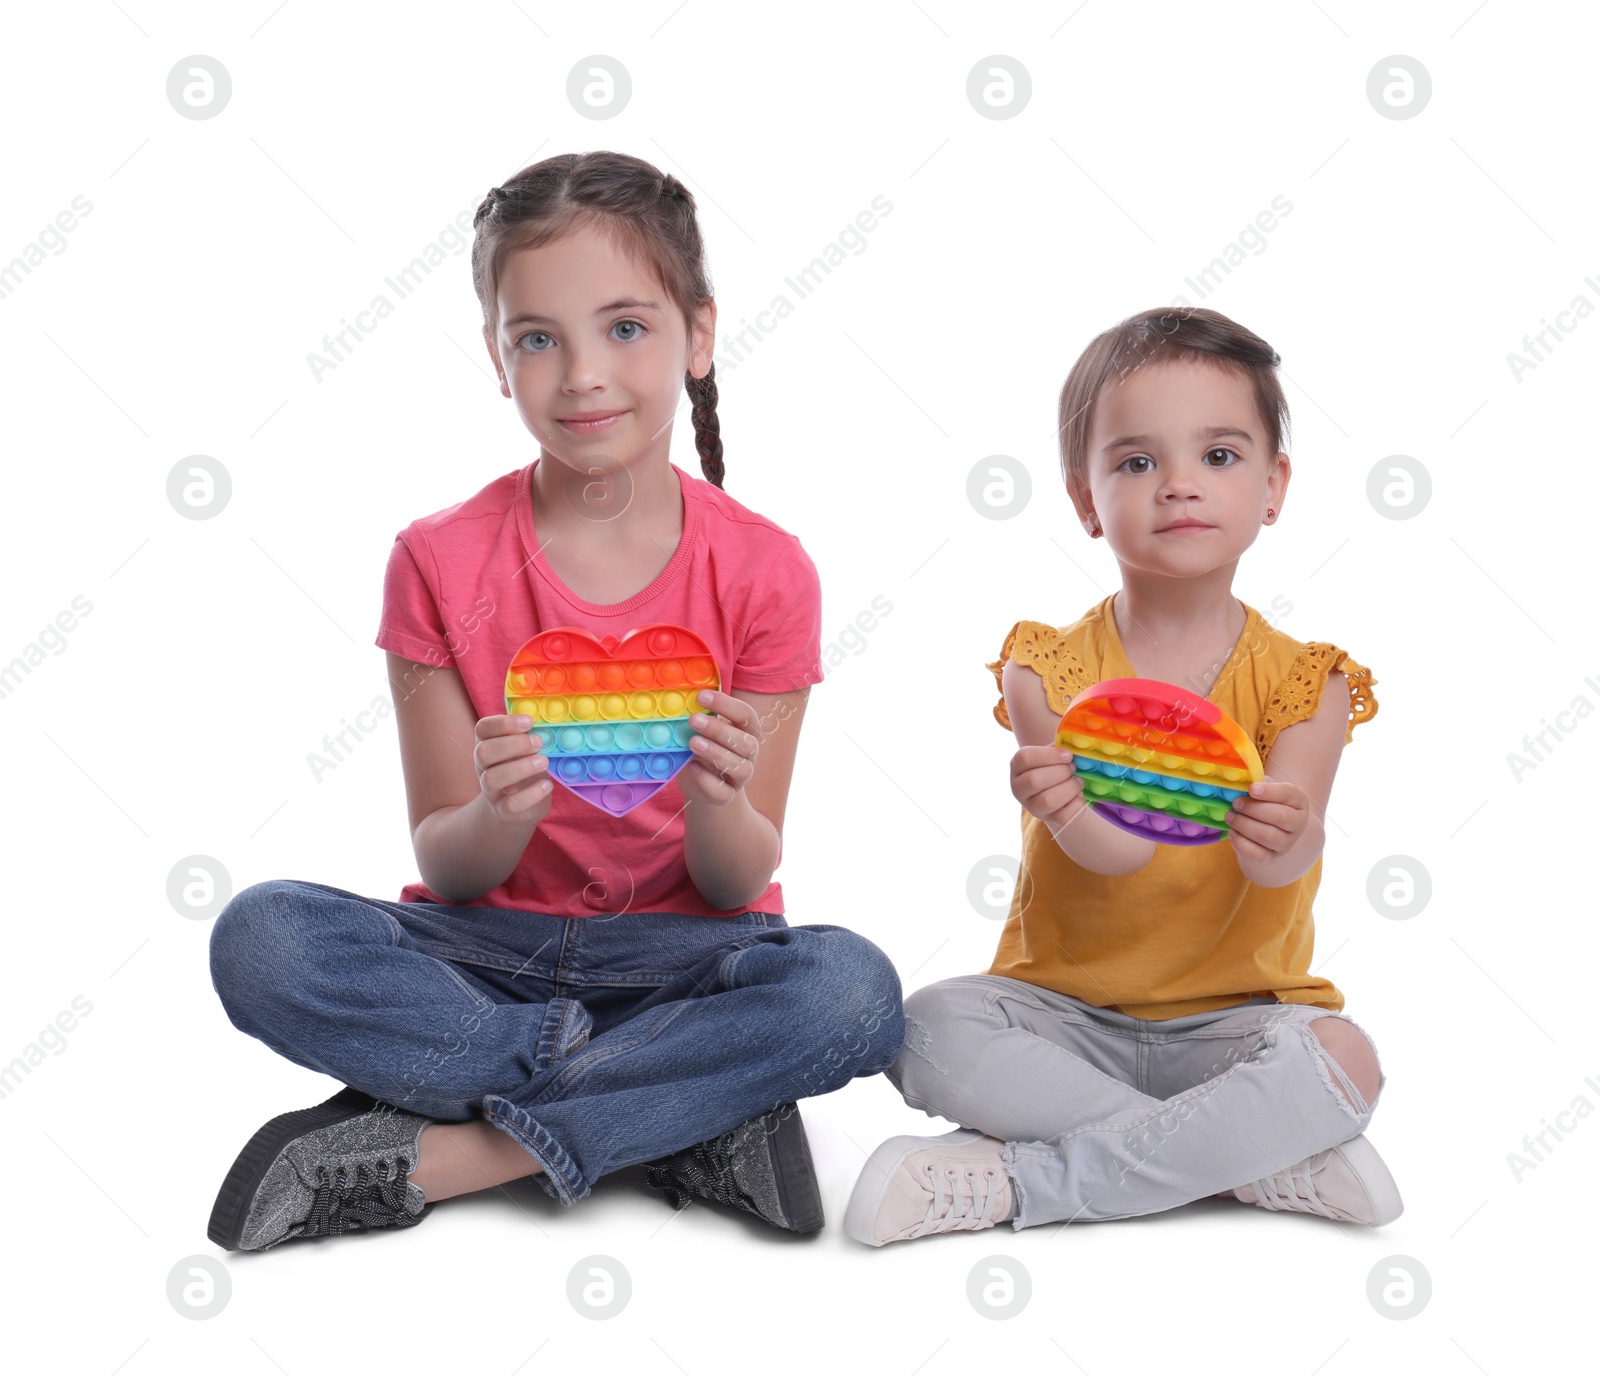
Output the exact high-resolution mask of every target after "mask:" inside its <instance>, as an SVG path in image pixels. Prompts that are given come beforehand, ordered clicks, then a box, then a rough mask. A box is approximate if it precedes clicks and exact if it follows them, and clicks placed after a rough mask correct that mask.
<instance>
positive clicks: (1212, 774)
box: [1056, 678, 1265, 846]
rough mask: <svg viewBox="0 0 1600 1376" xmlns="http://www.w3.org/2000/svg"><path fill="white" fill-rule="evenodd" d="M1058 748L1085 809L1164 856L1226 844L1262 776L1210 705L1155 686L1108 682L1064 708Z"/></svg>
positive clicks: (1249, 747)
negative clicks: (1236, 812) (1165, 850)
mask: <svg viewBox="0 0 1600 1376" xmlns="http://www.w3.org/2000/svg"><path fill="white" fill-rule="evenodd" d="M1056 744H1057V745H1058V746H1059V747H1061V748H1062V749H1063V750H1071V751H1072V763H1073V766H1074V767H1075V768H1076V769H1077V771H1078V777H1079V778H1081V779H1082V780H1083V796H1084V797H1085V799H1087V800H1088V803H1089V806H1090V807H1092V808H1093V809H1094V810H1095V811H1096V812H1098V813H1099V814H1100V815H1101V816H1102V817H1104V818H1105V819H1106V821H1108V822H1110V823H1111V824H1112V825H1113V826H1118V827H1121V828H1122V830H1123V831H1130V832H1132V833H1133V834H1134V835H1135V836H1143V837H1145V838H1146V839H1147V840H1151V841H1160V842H1162V843H1164V844H1166V845H1169V846H1204V845H1209V844H1210V843H1211V842H1213V841H1220V840H1222V838H1223V837H1224V836H1226V835H1227V834H1228V815H1229V810H1230V807H1231V805H1232V803H1233V800H1234V799H1235V798H1237V797H1239V795H1240V794H1242V793H1246V792H1248V791H1249V789H1250V785H1251V784H1253V783H1254V782H1256V780H1258V779H1260V778H1261V777H1262V775H1263V773H1264V772H1265V771H1264V770H1263V769H1262V765H1261V756H1260V755H1259V754H1258V753H1257V752H1256V747H1255V744H1254V743H1253V742H1252V741H1251V739H1250V737H1249V736H1247V735H1246V734H1245V732H1244V730H1243V728H1241V727H1240V725H1239V724H1238V722H1236V721H1234V720H1233V718H1232V717H1230V716H1229V715H1228V714H1227V713H1226V712H1224V711H1223V710H1222V709H1221V708H1220V707H1218V706H1217V705H1216V704H1215V703H1213V702H1208V701H1206V699H1205V698H1202V697H1200V696H1198V695H1197V694H1195V693H1191V692H1189V691H1188V690H1187V689H1186V688H1179V687H1178V686H1177V685H1176V684H1172V683H1163V682H1161V681H1160V680H1159V679H1153V678H1110V679H1106V680H1105V681H1104V682H1102V683H1096V684H1094V685H1093V686H1092V687H1089V688H1085V689H1084V690H1083V691H1082V692H1081V693H1079V694H1078V695H1077V697H1075V698H1073V699H1072V701H1071V702H1070V703H1069V704H1068V705H1067V710H1066V712H1065V714H1063V716H1062V718H1061V725H1060V726H1059V727H1058V728H1057V729H1056Z"/></svg>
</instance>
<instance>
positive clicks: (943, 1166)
mask: <svg viewBox="0 0 1600 1376" xmlns="http://www.w3.org/2000/svg"><path fill="white" fill-rule="evenodd" d="M1004 1148H1005V1143H1004V1142H1001V1141H998V1140H997V1139H995V1138H993V1137H985V1136H984V1135H983V1133H981V1132H978V1131H976V1130H974V1129H972V1128H957V1129H956V1131H954V1132H947V1133H945V1134H944V1136H942V1137H891V1138H890V1139H889V1140H888V1141H887V1142H885V1143H884V1144H883V1145H882V1146H881V1147H879V1148H878V1149H877V1150H876V1151H875V1152H873V1153H872V1155H871V1156H870V1157H868V1158H867V1164H866V1165H865V1166H863V1167H862V1169H861V1178H860V1179H859V1180H857V1181H856V1187H855V1189H854V1190H853V1191H852V1192H851V1194H850V1203H849V1205H848V1206H847V1207H846V1209H845V1213H844V1230H845V1232H846V1234H848V1235H849V1236H850V1237H853V1238H854V1239H855V1240H856V1241H857V1242H865V1243H866V1244H867V1245H868V1246H869V1247H881V1246H883V1244H884V1243H886V1242H903V1241H905V1240H906V1239H908V1238H913V1237H927V1236H929V1235H930V1234H933V1233H953V1232H966V1231H972V1230H976V1229H979V1228H992V1227H994V1225H995V1224H996V1223H1003V1222H1004V1221H1005V1220H1006V1219H1007V1218H1008V1217H1010V1215H1011V1177H1010V1176H1009V1175H1007V1174H1006V1168H1005V1163H1004V1161H1003V1160H1002V1157H1001V1152H1002V1151H1003V1150H1004Z"/></svg>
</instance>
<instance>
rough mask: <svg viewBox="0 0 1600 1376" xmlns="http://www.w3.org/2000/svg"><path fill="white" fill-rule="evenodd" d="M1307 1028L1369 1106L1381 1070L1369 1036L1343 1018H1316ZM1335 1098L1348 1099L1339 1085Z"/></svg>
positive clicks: (1377, 1084) (1371, 1103)
mask: <svg viewBox="0 0 1600 1376" xmlns="http://www.w3.org/2000/svg"><path fill="white" fill-rule="evenodd" d="M1307 1027H1308V1029H1309V1030H1310V1032H1311V1035H1312V1036H1313V1037H1315V1038H1316V1039H1317V1040H1318V1041H1319V1042H1320V1043H1321V1044H1322V1049H1323V1050H1324V1051H1326V1052H1327V1053H1328V1055H1329V1056H1330V1057H1331V1058H1332V1059H1333V1060H1334V1061H1336V1062H1337V1063H1338V1065H1339V1069H1341V1070H1342V1071H1344V1073H1345V1074H1346V1075H1348V1076H1349V1077H1350V1082H1351V1083H1352V1084H1353V1085H1355V1087H1356V1090H1357V1092H1358V1093H1359V1094H1360V1095H1361V1097H1362V1098H1363V1099H1364V1100H1365V1101H1366V1103H1367V1107H1368V1108H1369V1109H1370V1108H1371V1107H1372V1105H1373V1103H1374V1102H1375V1101H1376V1099H1377V1097H1378V1090H1379V1089H1380V1088H1381V1087H1382V1084H1383V1071H1382V1069H1381V1068H1380V1067H1379V1065H1378V1052H1377V1049H1376V1048H1375V1047H1374V1046H1373V1044H1372V1039H1371V1038H1370V1037H1368V1036H1367V1034H1366V1033H1365V1032H1363V1031H1362V1030H1361V1029H1360V1028H1359V1027H1357V1026H1356V1025H1355V1024H1354V1023H1353V1022H1349V1021H1347V1020H1346V1019H1344V1018H1316V1019H1313V1020H1312V1021H1311V1022H1310V1023H1308V1024H1307ZM1339 1097H1340V1098H1341V1099H1344V1100H1346V1102H1348V1096H1347V1095H1346V1094H1345V1092H1344V1090H1343V1088H1342V1087H1341V1088H1340V1089H1339ZM1351 1107H1352V1108H1354V1105H1351Z"/></svg>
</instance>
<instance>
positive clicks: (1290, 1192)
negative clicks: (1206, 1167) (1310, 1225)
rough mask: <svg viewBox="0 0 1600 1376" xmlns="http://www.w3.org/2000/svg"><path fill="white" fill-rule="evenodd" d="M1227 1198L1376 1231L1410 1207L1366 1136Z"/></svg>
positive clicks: (1351, 1140) (1250, 1184) (1254, 1181)
mask: <svg viewBox="0 0 1600 1376" xmlns="http://www.w3.org/2000/svg"><path fill="white" fill-rule="evenodd" d="M1226 1193H1228V1194H1231V1195H1233V1197H1234V1198H1235V1199H1241V1200H1243V1201H1244V1202H1245V1203H1246V1204H1254V1205H1255V1206H1256V1207H1257V1208H1261V1209H1287V1210H1290V1211H1292V1212H1295V1213H1302V1214H1320V1215H1321V1216H1322V1217H1323V1218H1331V1219H1335V1220H1337V1221H1338V1222H1340V1223H1365V1224H1368V1225H1369V1226H1371V1227H1381V1226H1382V1225H1383V1224H1385V1223H1393V1222H1394V1220H1395V1219H1397V1218H1399V1217H1400V1213H1401V1211H1402V1210H1403V1209H1404V1208H1405V1206H1404V1205H1403V1204H1402V1203H1401V1202H1400V1189H1399V1187H1398V1186H1397V1185H1396V1184H1395V1183H1394V1177H1393V1176H1392V1175H1390V1174H1389V1168H1388V1167H1387V1166H1386V1165H1384V1164H1383V1158H1382V1157H1381V1156H1379V1155H1378V1149H1377V1148H1376V1147H1374V1146H1373V1145H1372V1143H1371V1142H1369V1141H1367V1139H1366V1137H1365V1136H1364V1135H1358V1136H1355V1137H1352V1138H1351V1139H1350V1140H1349V1141H1348V1142H1341V1143H1339V1145H1338V1146H1336V1147H1329V1148H1328V1149H1327V1150H1326V1151H1319V1152H1318V1153H1317V1154H1316V1155H1315V1156H1309V1157H1307V1158H1306V1159H1305V1160H1304V1161H1300V1162H1297V1163H1296V1164H1295V1165H1293V1166H1290V1167H1289V1169H1288V1170H1284V1171H1278V1172H1277V1173H1276V1174H1275V1175H1269V1176H1267V1177H1266V1178H1265V1179H1264V1180H1253V1181H1251V1182H1250V1183H1249V1184H1248V1185H1240V1186H1239V1187H1238V1188H1237V1189H1234V1190H1229V1191H1227V1192H1226Z"/></svg>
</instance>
